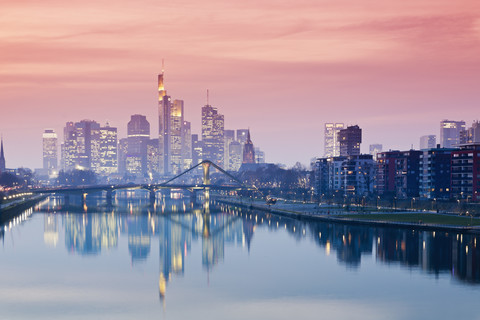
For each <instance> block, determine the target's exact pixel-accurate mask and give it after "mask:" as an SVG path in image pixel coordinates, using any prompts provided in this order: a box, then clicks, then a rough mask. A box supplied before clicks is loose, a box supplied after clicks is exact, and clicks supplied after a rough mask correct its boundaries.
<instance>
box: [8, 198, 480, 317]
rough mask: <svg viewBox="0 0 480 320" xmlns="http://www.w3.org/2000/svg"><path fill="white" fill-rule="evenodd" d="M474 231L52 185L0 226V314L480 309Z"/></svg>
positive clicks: (415, 313)
mask: <svg viewBox="0 0 480 320" xmlns="http://www.w3.org/2000/svg"><path fill="white" fill-rule="evenodd" d="M479 238H480V237H478V236H475V235H467V234H457V233H445V232H426V231H416V230H412V229H393V228H392V229H389V228H370V227H360V226H349V225H341V224H326V223H312V222H302V221H297V220H292V219H287V218H280V217H277V216H272V215H269V214H265V213H262V212H260V211H249V210H247V209H241V208H234V207H226V206H221V205H218V204H214V203H212V204H210V205H209V206H206V205H202V204H197V203H196V202H192V201H190V200H189V199H188V198H180V199H169V198H160V199H158V200H157V202H156V203H155V204H154V205H153V206H152V205H149V203H148V200H147V199H146V198H145V199H143V198H141V197H140V198H139V197H138V196H133V195H131V194H128V193H125V194H123V196H122V195H119V196H118V197H117V198H116V200H115V205H114V206H113V207H107V206H106V205H104V204H103V203H102V201H101V199H95V198H92V199H91V200H88V201H87V203H86V204H85V205H82V203H81V201H80V199H77V200H75V199H74V200H70V201H69V206H68V207H67V206H66V205H65V203H64V202H63V198H59V197H51V198H49V199H47V200H45V201H44V202H42V203H40V204H39V205H37V206H36V207H35V208H33V209H30V210H27V211H26V212H24V213H23V214H22V215H21V216H19V217H18V218H16V219H15V220H13V221H9V222H6V224H5V225H2V226H1V228H0V246H1V248H0V319H65V318H69V319H87V318H88V319H141V318H145V319H194V318H197V319H319V318H322V319H327V318H332V319H480V313H479V312H478V309H477V307H478V301H479V299H480V249H479V248H478V246H477V241H479V240H480V239H479ZM479 245H480V244H479Z"/></svg>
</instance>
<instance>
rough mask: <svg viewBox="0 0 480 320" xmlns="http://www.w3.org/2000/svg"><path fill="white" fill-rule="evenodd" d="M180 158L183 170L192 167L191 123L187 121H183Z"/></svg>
mask: <svg viewBox="0 0 480 320" xmlns="http://www.w3.org/2000/svg"><path fill="white" fill-rule="evenodd" d="M182 132H183V133H182V158H183V170H187V169H189V168H190V167H192V161H193V157H192V125H191V123H190V122H189V121H183V127H182Z"/></svg>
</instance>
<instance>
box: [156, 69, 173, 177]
mask: <svg viewBox="0 0 480 320" xmlns="http://www.w3.org/2000/svg"><path fill="white" fill-rule="evenodd" d="M163 75H164V71H163V66H162V73H161V74H159V75H158V145H159V147H158V155H159V159H160V163H159V165H158V168H159V170H160V174H168V163H169V162H170V161H169V157H168V155H169V147H170V124H171V123H170V109H171V101H170V100H171V99H170V97H169V96H167V91H166V90H165V85H164V83H163Z"/></svg>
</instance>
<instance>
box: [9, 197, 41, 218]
mask: <svg viewBox="0 0 480 320" xmlns="http://www.w3.org/2000/svg"><path fill="white" fill-rule="evenodd" d="M45 198H47V196H45V195H28V196H25V197H21V198H18V199H15V200H12V201H8V202H7V203H3V204H1V205H0V223H3V222H5V221H8V220H10V219H12V218H14V217H16V216H17V215H19V214H21V213H22V212H23V211H24V210H27V209H28V208H30V207H32V206H34V205H35V204H37V203H38V202H40V201H42V200H43V199H45Z"/></svg>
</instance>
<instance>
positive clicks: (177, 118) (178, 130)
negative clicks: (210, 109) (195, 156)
mask: <svg viewBox="0 0 480 320" xmlns="http://www.w3.org/2000/svg"><path fill="white" fill-rule="evenodd" d="M169 116H170V130H169V134H168V135H167V137H169V140H170V146H169V148H168V153H167V154H166V155H167V159H168V162H167V165H168V169H167V172H168V173H171V174H174V175H176V174H179V173H180V172H181V171H182V169H183V158H182V151H183V149H182V148H183V129H182V127H183V123H184V121H183V100H173V103H172V105H171V108H170V115H169Z"/></svg>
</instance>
